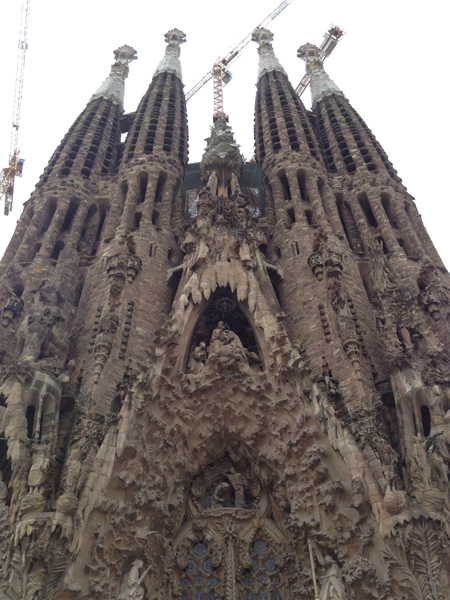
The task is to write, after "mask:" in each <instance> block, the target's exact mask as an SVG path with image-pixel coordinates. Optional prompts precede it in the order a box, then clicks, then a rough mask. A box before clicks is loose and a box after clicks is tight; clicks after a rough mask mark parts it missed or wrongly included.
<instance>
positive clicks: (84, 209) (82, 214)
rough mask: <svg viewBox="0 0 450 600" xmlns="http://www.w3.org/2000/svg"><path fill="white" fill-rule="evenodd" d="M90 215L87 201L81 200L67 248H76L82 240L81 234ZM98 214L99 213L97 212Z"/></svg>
mask: <svg viewBox="0 0 450 600" xmlns="http://www.w3.org/2000/svg"><path fill="white" fill-rule="evenodd" d="M87 213H88V203H87V201H86V200H81V201H80V205H79V207H78V210H77V214H76V216H75V219H74V222H73V223H72V227H71V229H70V234H69V239H68V240H67V244H66V247H68V248H76V247H77V245H78V242H79V241H80V238H81V233H82V231H83V227H84V222H85V220H86V216H87ZM97 214H99V213H98V211H97Z"/></svg>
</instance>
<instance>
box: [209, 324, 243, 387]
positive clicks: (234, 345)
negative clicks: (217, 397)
mask: <svg viewBox="0 0 450 600" xmlns="http://www.w3.org/2000/svg"><path fill="white" fill-rule="evenodd" d="M211 363H212V364H214V365H216V366H217V367H218V368H219V369H223V370H226V371H238V372H239V373H241V374H243V375H254V371H253V370H252V369H251V368H250V367H249V364H248V359H247V354H246V350H245V348H244V346H243V345H242V342H241V340H240V339H239V336H238V335H236V334H235V333H234V331H231V330H230V328H229V326H228V324H227V323H224V322H223V321H219V323H218V324H217V327H216V329H214V331H213V332H212V336H211V343H210V346H209V357H208V361H207V364H209V365H211Z"/></svg>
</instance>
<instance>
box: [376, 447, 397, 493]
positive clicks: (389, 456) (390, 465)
mask: <svg viewBox="0 0 450 600" xmlns="http://www.w3.org/2000/svg"><path fill="white" fill-rule="evenodd" d="M371 446H372V448H373V449H374V450H375V452H376V454H377V455H378V457H379V459H380V462H381V464H382V465H383V466H384V467H386V468H385V469H384V476H385V478H386V483H387V485H388V488H389V487H392V484H393V482H394V479H395V477H396V473H395V465H396V463H397V461H398V455H397V452H396V451H395V450H394V449H393V448H392V446H391V445H390V444H388V443H387V442H386V440H385V439H383V438H382V437H381V436H379V435H374V436H373V438H372V441H371Z"/></svg>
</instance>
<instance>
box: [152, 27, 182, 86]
mask: <svg viewBox="0 0 450 600" xmlns="http://www.w3.org/2000/svg"><path fill="white" fill-rule="evenodd" d="M164 40H165V42H166V44H167V48H166V53H165V56H164V58H163V59H162V61H161V62H160V63H159V65H158V68H157V69H156V71H155V73H154V75H153V77H155V76H156V75H158V74H159V73H163V72H164V71H166V72H168V73H174V74H175V75H176V76H177V77H179V78H180V79H181V80H182V79H183V77H182V73H181V63H180V52H181V51H180V45H181V44H184V42H185V41H186V34H185V33H183V32H182V31H181V30H180V29H171V30H170V31H168V32H167V33H166V34H165V35H164Z"/></svg>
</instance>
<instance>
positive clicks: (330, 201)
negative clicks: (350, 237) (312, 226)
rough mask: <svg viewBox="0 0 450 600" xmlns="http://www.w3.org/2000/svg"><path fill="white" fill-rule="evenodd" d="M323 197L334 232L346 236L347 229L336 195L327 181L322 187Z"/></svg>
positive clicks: (324, 206)
mask: <svg viewBox="0 0 450 600" xmlns="http://www.w3.org/2000/svg"><path fill="white" fill-rule="evenodd" d="M318 190H319V193H320V192H321V190H320V187H319V186H318ZM321 197H322V203H323V208H324V210H325V214H326V215H327V217H328V221H329V222H330V223H331V227H332V229H333V232H334V233H335V234H336V235H337V236H339V237H344V238H345V231H344V228H343V226H342V223H341V218H340V216H339V211H338V208H337V204H336V198H335V195H334V194H333V192H332V190H331V188H330V186H328V185H327V184H326V183H325V184H324V186H323V188H322V193H321Z"/></svg>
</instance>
